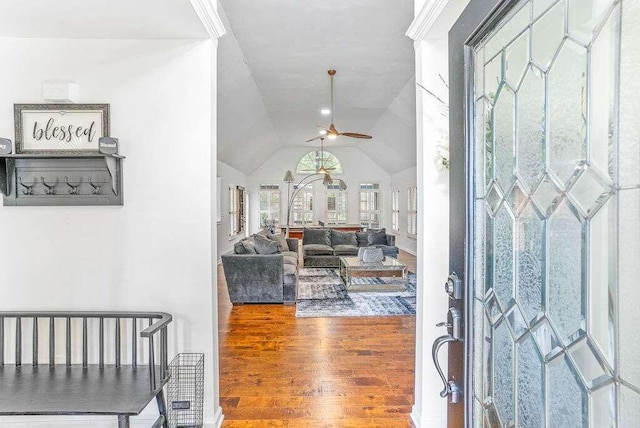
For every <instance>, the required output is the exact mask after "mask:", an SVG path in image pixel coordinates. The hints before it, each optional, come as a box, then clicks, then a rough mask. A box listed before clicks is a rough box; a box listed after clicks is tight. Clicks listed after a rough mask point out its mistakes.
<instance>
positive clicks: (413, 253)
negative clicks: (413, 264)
mask: <svg viewBox="0 0 640 428" xmlns="http://www.w3.org/2000/svg"><path fill="white" fill-rule="evenodd" d="M398 249H400V250H402V251H404V252H405V253H409V254H411V255H412V256H415V257H418V252H417V251H414V250H407V249H406V248H402V247H398Z"/></svg>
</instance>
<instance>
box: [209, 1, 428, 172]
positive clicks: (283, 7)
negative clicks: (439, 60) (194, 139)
mask: <svg viewBox="0 0 640 428" xmlns="http://www.w3.org/2000/svg"><path fill="white" fill-rule="evenodd" d="M220 3H221V7H220V5H219V8H218V11H219V13H220V14H221V15H222V19H223V22H224V23H225V27H226V28H227V31H228V33H227V35H226V36H225V37H223V38H222V39H221V40H220V45H219V52H218V94H219V98H218V104H219V108H218V119H219V120H218V131H219V132H218V148H219V149H218V159H219V160H221V161H223V162H225V163H227V164H229V165H231V166H233V167H234V168H236V169H238V170H240V171H242V172H244V173H247V174H249V173H251V172H252V171H254V170H255V169H256V168H257V167H258V166H260V164H261V163H262V162H263V161H264V159H267V158H268V156H267V155H268V154H273V153H274V152H275V151H277V150H278V149H280V148H284V147H287V146H303V145H306V146H308V147H314V145H313V144H311V143H305V141H306V140H307V139H309V138H312V137H314V136H316V135H318V134H317V128H316V125H323V126H328V125H329V122H330V120H329V118H328V117H327V116H322V115H321V114H320V109H321V108H322V107H328V106H329V105H330V91H329V77H328V75H327V70H328V69H330V68H333V69H336V70H337V74H336V76H335V112H334V116H335V125H336V127H337V128H338V130H339V131H342V132H360V133H370V134H372V135H373V136H374V139H373V140H364V141H363V140H355V139H350V138H346V137H340V138H338V139H337V140H336V141H334V142H329V141H327V143H328V144H327V145H328V147H331V145H348V146H356V147H359V148H360V149H361V150H362V151H365V152H366V153H367V155H369V156H371V157H372V159H373V160H374V161H375V162H376V163H378V164H379V165H380V166H381V167H383V168H384V169H385V170H386V171H388V172H389V173H395V172H398V171H400V170H402V169H406V168H409V167H411V166H414V165H415V162H416V156H415V144H416V139H415V83H414V78H413V76H414V50H413V45H412V41H411V40H410V39H409V38H408V37H406V36H405V35H404V33H405V32H406V30H407V28H408V27H409V25H410V23H411V21H412V19H413V5H414V2H413V0H393V1H389V0H349V1H345V0H324V1H322V2H309V1H301V0H270V1H264V0H221V2H220ZM316 146H317V143H316Z"/></svg>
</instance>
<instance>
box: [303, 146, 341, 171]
mask: <svg viewBox="0 0 640 428" xmlns="http://www.w3.org/2000/svg"><path fill="white" fill-rule="evenodd" d="M321 165H324V167H325V168H327V169H328V170H329V172H330V173H331V175H333V174H342V165H340V161H339V160H338V158H337V157H335V156H334V155H332V154H331V153H329V152H326V151H324V152H323V151H320V150H314V151H313V152H309V153H307V154H306V155H304V156H303V157H302V159H300V162H298V166H297V168H296V174H315V173H317V172H318V170H319V169H320V166H321Z"/></svg>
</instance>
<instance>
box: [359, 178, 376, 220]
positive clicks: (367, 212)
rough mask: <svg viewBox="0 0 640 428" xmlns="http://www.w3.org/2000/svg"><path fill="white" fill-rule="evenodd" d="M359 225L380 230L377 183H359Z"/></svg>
mask: <svg viewBox="0 0 640 428" xmlns="http://www.w3.org/2000/svg"><path fill="white" fill-rule="evenodd" d="M360 225H361V226H362V227H367V228H369V229H379V228H380V185H379V184H377V183H360Z"/></svg>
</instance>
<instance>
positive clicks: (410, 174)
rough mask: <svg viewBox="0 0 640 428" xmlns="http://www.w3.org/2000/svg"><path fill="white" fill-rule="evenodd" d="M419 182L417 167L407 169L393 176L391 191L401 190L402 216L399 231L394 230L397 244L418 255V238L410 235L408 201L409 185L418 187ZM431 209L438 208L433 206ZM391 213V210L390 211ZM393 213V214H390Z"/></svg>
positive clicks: (400, 206)
mask: <svg viewBox="0 0 640 428" xmlns="http://www.w3.org/2000/svg"><path fill="white" fill-rule="evenodd" d="M417 183H418V176H417V167H412V168H408V169H405V170H404V171H401V172H399V173H397V174H393V175H392V176H391V191H392V192H393V191H395V190H399V191H400V197H399V202H400V205H399V208H400V217H399V221H398V225H399V227H400V230H399V231H397V232H396V231H394V232H393V233H394V234H395V235H396V246H397V247H398V248H400V249H401V250H404V251H406V252H408V253H411V254H413V255H417V251H418V239H417V238H416V237H412V236H409V235H408V233H407V231H408V218H407V216H408V210H409V208H408V202H409V191H408V189H409V187H416V186H417ZM430 209H436V207H433V206H431V208H430ZM390 213H391V211H390ZM389 215H391V214H389Z"/></svg>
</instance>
